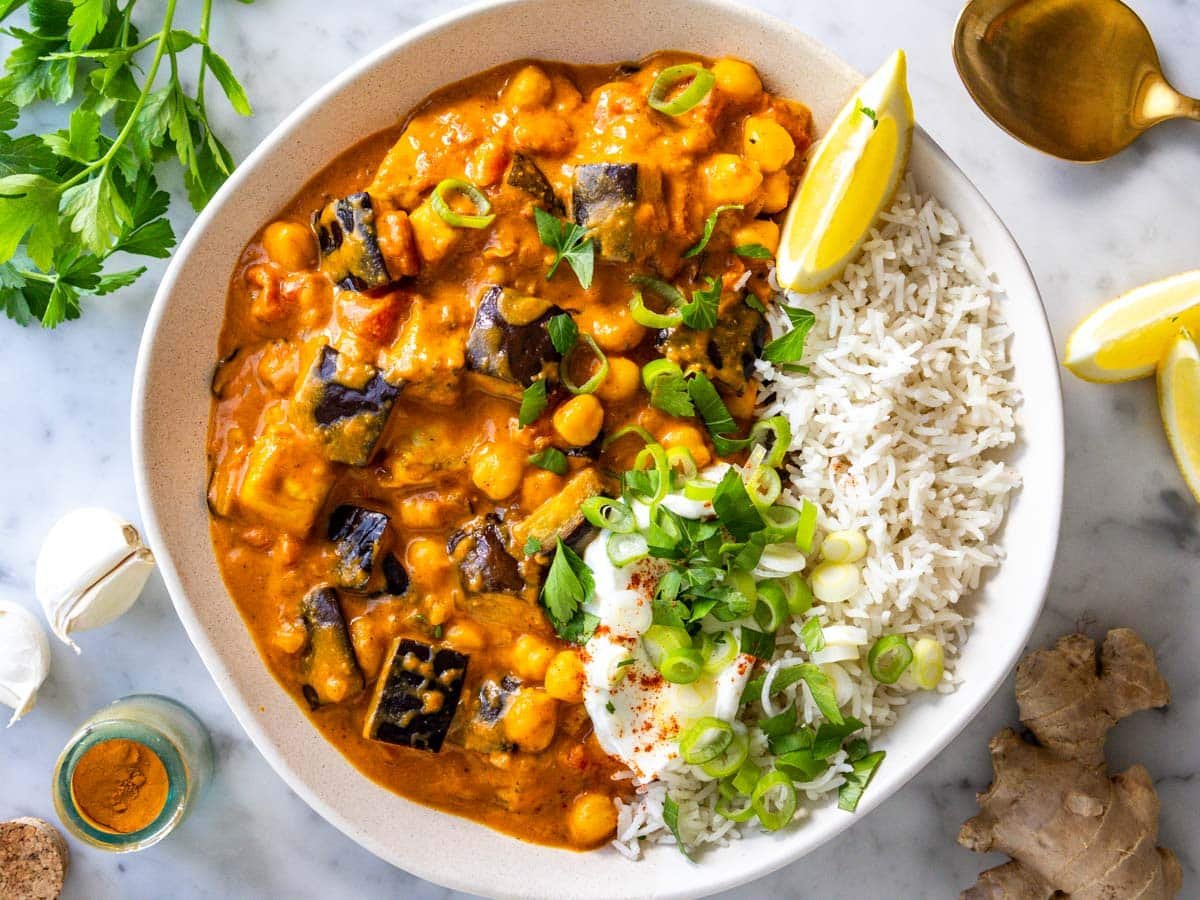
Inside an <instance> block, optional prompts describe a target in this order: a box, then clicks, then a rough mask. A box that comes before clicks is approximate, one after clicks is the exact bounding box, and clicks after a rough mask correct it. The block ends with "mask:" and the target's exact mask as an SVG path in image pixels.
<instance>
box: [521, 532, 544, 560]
mask: <svg viewBox="0 0 1200 900" xmlns="http://www.w3.org/2000/svg"><path fill="white" fill-rule="evenodd" d="M541 552H542V542H541V541H539V540H538V539H537V538H535V537H531V538H528V539H526V541H525V555H526V556H533V555H534V554H535V553H541Z"/></svg>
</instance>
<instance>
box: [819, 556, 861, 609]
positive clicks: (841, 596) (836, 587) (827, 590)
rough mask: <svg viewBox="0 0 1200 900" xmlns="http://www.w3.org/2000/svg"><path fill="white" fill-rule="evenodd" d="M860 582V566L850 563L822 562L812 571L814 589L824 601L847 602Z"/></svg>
mask: <svg viewBox="0 0 1200 900" xmlns="http://www.w3.org/2000/svg"><path fill="white" fill-rule="evenodd" d="M859 583H860V579H859V574H858V567H857V566H853V565H851V564H850V563H828V562H826V563H821V564H820V565H819V566H817V567H816V568H815V569H814V570H813V573H812V590H813V593H814V594H815V595H816V597H817V599H818V600H820V601H821V602H822V603H845V602H846V601H847V600H849V599H850V598H851V597H853V596H854V595H855V594H856V593H858V586H859Z"/></svg>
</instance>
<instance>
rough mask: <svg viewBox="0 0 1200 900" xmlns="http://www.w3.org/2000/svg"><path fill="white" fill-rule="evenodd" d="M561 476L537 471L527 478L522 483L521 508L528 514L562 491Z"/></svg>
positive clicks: (543, 470) (542, 470)
mask: <svg viewBox="0 0 1200 900" xmlns="http://www.w3.org/2000/svg"><path fill="white" fill-rule="evenodd" d="M562 487H563V479H562V476H561V475H555V474H554V473H553V472H547V471H546V470H545V469H536V470H535V471H532V472H530V473H529V474H528V475H526V476H525V480H524V481H522V482H521V508H522V509H524V510H525V511H526V512H529V511H531V510H535V509H537V508H538V507H539V506H541V505H542V504H543V503H545V502H546V501H547V500H549V499H550V498H551V497H553V496H554V495H555V494H557V493H558V492H559V491H561V490H562Z"/></svg>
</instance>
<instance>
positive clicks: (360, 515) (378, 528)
mask: <svg viewBox="0 0 1200 900" xmlns="http://www.w3.org/2000/svg"><path fill="white" fill-rule="evenodd" d="M387 526H388V517H387V515H386V514H385V513H381V512H376V511H375V510H373V509H366V508H364V507H362V506H354V505H352V504H349V503H346V504H343V505H341V506H339V507H338V508H337V509H335V510H334V511H333V513H332V514H331V515H330V516H329V531H328V536H329V540H331V541H333V548H334V551H335V552H336V553H337V556H338V561H337V564H336V566H334V575H335V576H336V577H337V582H338V584H339V585H340V586H341V587H344V588H346V589H348V590H352V591H361V590H363V589H365V588H366V586H367V583H368V582H369V581H370V580H371V573H372V572H374V571H375V560H376V559H377V558H379V556H380V546H381V544H382V543H383V537H384V534H385V533H386V532H387Z"/></svg>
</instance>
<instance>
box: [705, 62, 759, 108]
mask: <svg viewBox="0 0 1200 900" xmlns="http://www.w3.org/2000/svg"><path fill="white" fill-rule="evenodd" d="M712 73H713V76H714V77H715V78H716V79H717V90H719V91H723V92H724V93H726V94H728V95H729V96H731V97H737V98H738V99H739V100H745V99H748V98H750V97H754V96H756V95H757V94H759V93H761V92H762V80H761V79H760V78H759V77H758V73H757V72H756V71H754V66H752V65H750V64H749V63H744V62H742V61H741V60H740V59H731V58H730V57H725V58H724V59H718V60H717V61H716V62H715V63H713V67H712Z"/></svg>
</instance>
